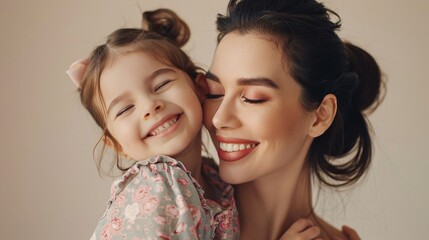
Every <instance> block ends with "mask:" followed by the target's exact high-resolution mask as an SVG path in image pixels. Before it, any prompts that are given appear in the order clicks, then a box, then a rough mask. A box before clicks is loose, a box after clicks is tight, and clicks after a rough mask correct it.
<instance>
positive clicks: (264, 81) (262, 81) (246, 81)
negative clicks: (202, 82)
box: [206, 71, 279, 89]
mask: <svg viewBox="0 0 429 240" xmlns="http://www.w3.org/2000/svg"><path fill="white" fill-rule="evenodd" d="M206 78H207V79H210V80H213V81H215V82H220V81H219V77H218V76H216V75H215V74H214V73H212V72H210V71H207V73H206ZM237 84H238V85H239V86H263V87H269V88H275V89H277V88H279V86H278V85H277V84H276V83H275V82H274V81H273V80H271V79H269V78H264V77H255V78H240V79H238V80H237Z"/></svg>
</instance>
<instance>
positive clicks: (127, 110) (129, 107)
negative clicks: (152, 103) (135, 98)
mask: <svg viewBox="0 0 429 240" xmlns="http://www.w3.org/2000/svg"><path fill="white" fill-rule="evenodd" d="M133 108H134V105H128V106H126V107H124V108H122V109H121V110H120V111H119V112H118V113H117V114H116V117H120V116H122V115H124V114H125V113H127V112H129V110H131V109H133Z"/></svg>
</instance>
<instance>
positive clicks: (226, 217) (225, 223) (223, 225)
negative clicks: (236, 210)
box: [219, 211, 232, 231]
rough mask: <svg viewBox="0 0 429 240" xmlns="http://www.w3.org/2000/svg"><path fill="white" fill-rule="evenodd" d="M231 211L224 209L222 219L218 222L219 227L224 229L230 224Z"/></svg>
mask: <svg viewBox="0 0 429 240" xmlns="http://www.w3.org/2000/svg"><path fill="white" fill-rule="evenodd" d="M231 220H232V215H231V211H225V215H224V219H223V220H222V221H221V222H220V224H219V229H220V230H222V231H225V230H227V229H229V228H230V227H231V224H232V221H231Z"/></svg>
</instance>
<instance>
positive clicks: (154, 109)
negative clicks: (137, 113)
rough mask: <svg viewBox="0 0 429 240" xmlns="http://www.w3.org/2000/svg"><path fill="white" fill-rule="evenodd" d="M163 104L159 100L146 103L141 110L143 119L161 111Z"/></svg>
mask: <svg viewBox="0 0 429 240" xmlns="http://www.w3.org/2000/svg"><path fill="white" fill-rule="evenodd" d="M164 106H165V104H164V102H163V101H160V100H154V101H152V104H150V105H148V106H147V108H146V109H145V111H144V112H143V119H144V120H147V119H149V118H151V117H153V116H155V115H156V114H157V113H159V112H160V111H162V109H163V108H164Z"/></svg>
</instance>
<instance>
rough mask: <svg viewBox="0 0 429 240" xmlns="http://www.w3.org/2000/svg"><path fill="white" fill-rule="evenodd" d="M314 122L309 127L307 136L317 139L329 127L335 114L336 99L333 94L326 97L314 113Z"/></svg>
mask: <svg viewBox="0 0 429 240" xmlns="http://www.w3.org/2000/svg"><path fill="white" fill-rule="evenodd" d="M315 114H316V115H315V117H316V118H315V121H314V122H313V124H312V126H311V127H310V133H309V135H310V136H311V137H314V138H315V137H318V136H320V135H322V134H323V133H324V132H325V131H326V130H328V128H329V127H330V126H331V124H332V122H333V121H334V119H335V115H336V114H337V97H335V95H334V94H328V95H326V96H325V97H324V98H323V100H322V103H320V105H319V108H317V110H316V113H315Z"/></svg>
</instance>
